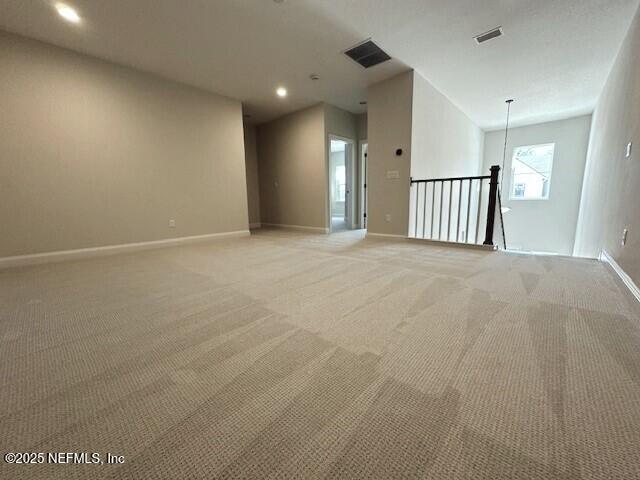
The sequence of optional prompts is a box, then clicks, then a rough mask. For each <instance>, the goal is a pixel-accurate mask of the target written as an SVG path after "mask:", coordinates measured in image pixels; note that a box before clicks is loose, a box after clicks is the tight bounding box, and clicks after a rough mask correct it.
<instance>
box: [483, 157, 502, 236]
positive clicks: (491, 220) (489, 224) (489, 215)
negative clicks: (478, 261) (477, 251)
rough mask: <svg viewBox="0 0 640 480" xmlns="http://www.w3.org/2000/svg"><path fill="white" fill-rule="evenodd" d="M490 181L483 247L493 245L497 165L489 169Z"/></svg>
mask: <svg viewBox="0 0 640 480" xmlns="http://www.w3.org/2000/svg"><path fill="white" fill-rule="evenodd" d="M490 170H491V179H490V180H489V206H488V210H487V232H486V233H485V236H484V244H485V245H493V224H494V222H495V218H496V197H497V196H498V173H499V172H500V166H499V165H493V166H492V167H491V169H490Z"/></svg>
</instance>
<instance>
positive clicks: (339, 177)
mask: <svg viewBox="0 0 640 480" xmlns="http://www.w3.org/2000/svg"><path fill="white" fill-rule="evenodd" d="M346 190H347V172H346V169H345V166H344V165H336V202H344V201H345V199H346V195H345V194H346Z"/></svg>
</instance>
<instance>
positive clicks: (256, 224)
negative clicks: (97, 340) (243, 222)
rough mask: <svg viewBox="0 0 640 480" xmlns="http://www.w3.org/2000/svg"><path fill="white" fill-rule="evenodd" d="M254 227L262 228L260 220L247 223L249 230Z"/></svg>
mask: <svg viewBox="0 0 640 480" xmlns="http://www.w3.org/2000/svg"><path fill="white" fill-rule="evenodd" d="M256 228H262V224H261V223H260V222H257V223H250V224H249V230H255V229H256Z"/></svg>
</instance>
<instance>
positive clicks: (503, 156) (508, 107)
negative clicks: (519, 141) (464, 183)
mask: <svg viewBox="0 0 640 480" xmlns="http://www.w3.org/2000/svg"><path fill="white" fill-rule="evenodd" d="M512 103H513V99H509V100H507V101H506V104H507V125H506V126H505V129H504V150H503V151H502V168H501V169H500V190H502V189H503V183H502V177H503V176H504V164H505V160H506V158H507V137H508V135H509V114H510V113H511V104H512Z"/></svg>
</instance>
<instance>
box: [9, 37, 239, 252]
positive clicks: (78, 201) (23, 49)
mask: <svg viewBox="0 0 640 480" xmlns="http://www.w3.org/2000/svg"><path fill="white" fill-rule="evenodd" d="M0 71H1V72H2V74H0V98H1V99H2V121H1V122H0V225H2V234H1V235H0V257H8V256H16V255H29V254H36V253H43V252H53V251H59V250H71V249H81V248H92V247H101V246H108V245H119V244H129V243H136V242H148V241H156V240H163V239H169V238H177V237H186V236H196V235H206V234H212V233H222V232H232V231H240V230H247V227H248V220H247V192H246V179H245V159H244V142H243V133H242V110H241V105H240V102H238V101H235V100H231V99H228V98H224V97H221V96H218V95H214V94H211V93H208V92H205V91H203V90H198V89H195V88H191V87H188V86H185V85H181V84H178V83H174V82H170V81H166V80H163V79H160V78H158V77H155V76H152V75H148V74H145V73H142V72H139V71H136V70H133V69H130V68H126V67H121V66H118V65H115V64H112V63H109V62H105V61H102V60H98V59H95V58H92V57H88V56H85V55H81V54H78V53H74V52H71V51H69V50H65V49H62V48H58V47H54V46H51V45H47V44H44V43H41V42H37V41H34V40H29V39H26V38H24V37H20V36H17V35H13V34H8V33H3V32H0ZM170 219H175V221H176V226H175V228H170V227H169V220H170Z"/></svg>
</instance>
